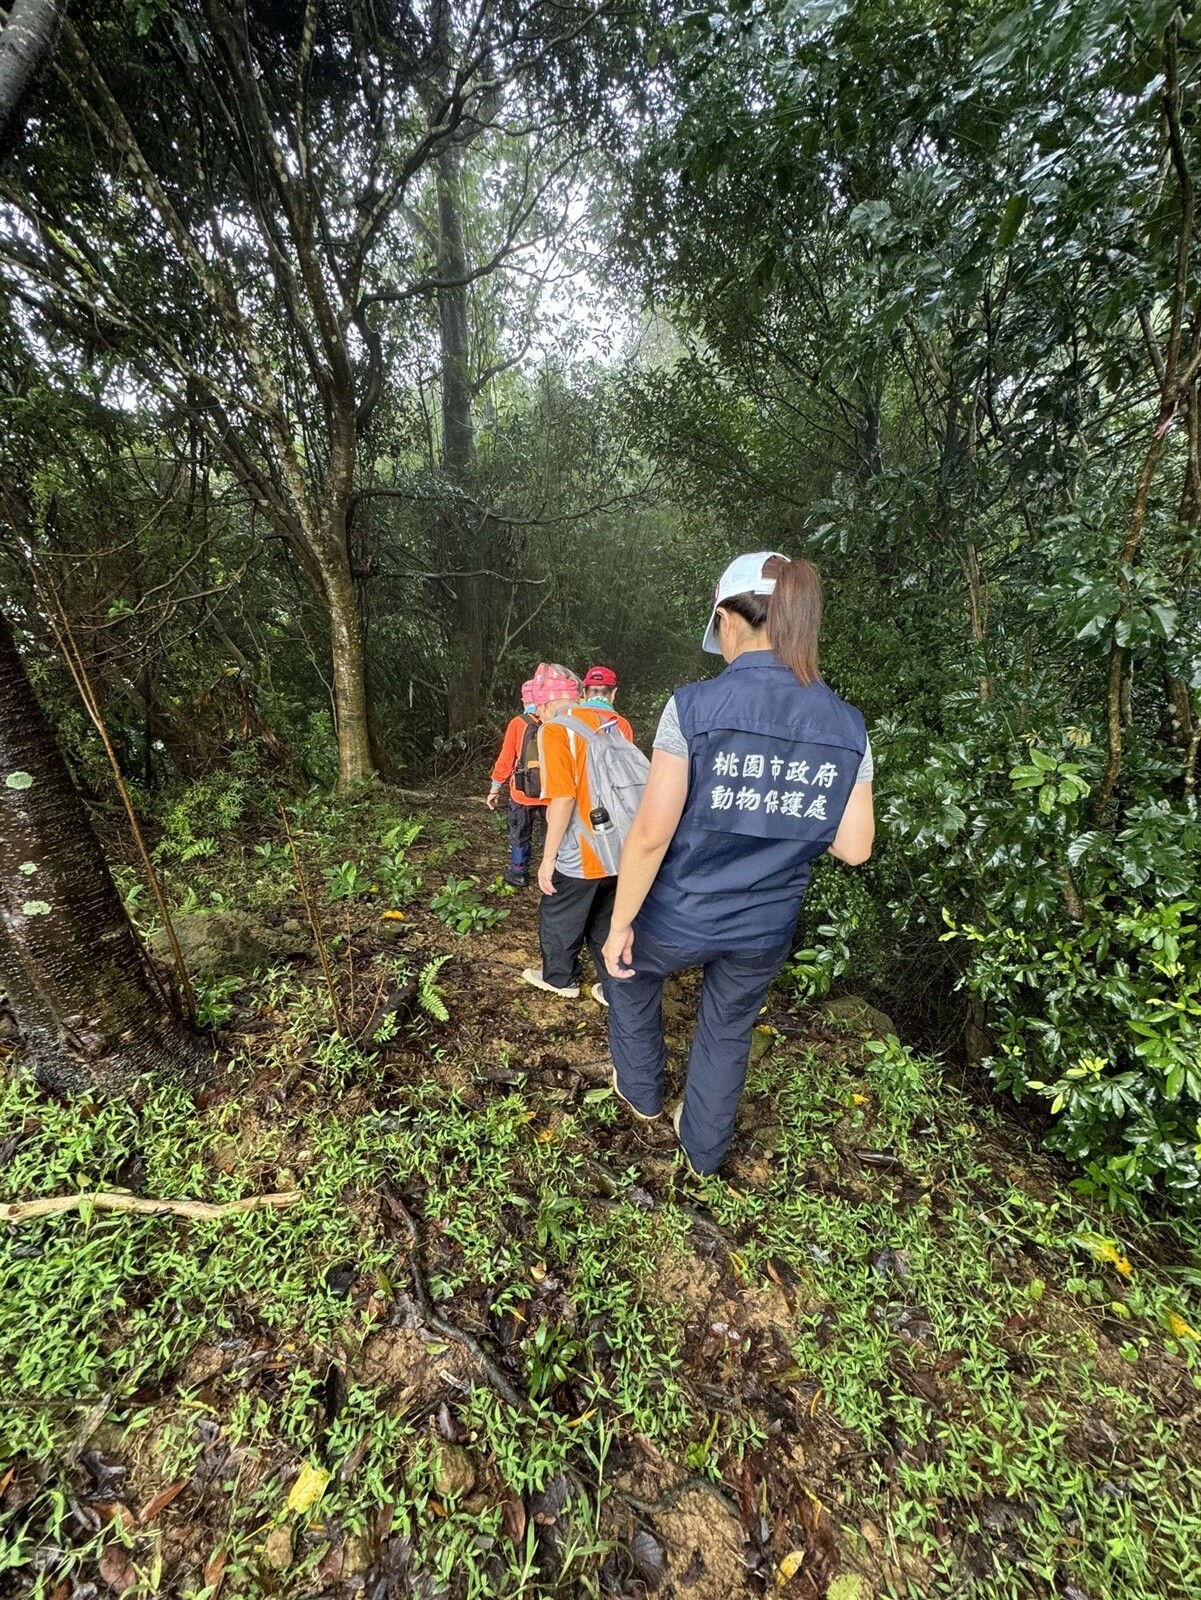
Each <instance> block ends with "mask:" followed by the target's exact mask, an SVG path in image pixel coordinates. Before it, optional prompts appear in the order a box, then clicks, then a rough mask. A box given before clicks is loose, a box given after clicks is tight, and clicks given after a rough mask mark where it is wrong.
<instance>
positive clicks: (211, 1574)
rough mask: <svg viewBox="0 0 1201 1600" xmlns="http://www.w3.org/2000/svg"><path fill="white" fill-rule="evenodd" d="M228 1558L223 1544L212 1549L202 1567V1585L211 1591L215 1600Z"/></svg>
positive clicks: (227, 1552)
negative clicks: (203, 1567)
mask: <svg viewBox="0 0 1201 1600" xmlns="http://www.w3.org/2000/svg"><path fill="white" fill-rule="evenodd" d="M228 1560H229V1551H228V1550H226V1549H225V1547H224V1545H222V1546H220V1547H219V1548H218V1549H216V1550H214V1551H213V1553H212V1555H211V1556H210V1557H209V1558H208V1562H207V1564H206V1565H205V1569H204V1586H205V1588H206V1589H211V1590H212V1591H213V1600H216V1595H217V1591H218V1590H219V1589H220V1588H221V1584H222V1580H223V1579H224V1577H225V1563H226V1562H227V1561H228Z"/></svg>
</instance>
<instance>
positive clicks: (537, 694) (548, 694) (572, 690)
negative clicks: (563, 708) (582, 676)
mask: <svg viewBox="0 0 1201 1600" xmlns="http://www.w3.org/2000/svg"><path fill="white" fill-rule="evenodd" d="M529 687H530V689H531V690H532V693H531V695H530V702H531V704H533V705H536V706H544V705H547V704H548V703H549V702H550V701H551V700H578V699H579V698H580V680H579V679H578V678H577V677H576V675H575V673H574V672H572V671H571V669H570V668H569V667H561V666H559V664H558V663H557V662H554V661H540V662H539V663H538V670H537V671H536V672H535V673H534V677H533V680H532V682H531V683H530V685H529Z"/></svg>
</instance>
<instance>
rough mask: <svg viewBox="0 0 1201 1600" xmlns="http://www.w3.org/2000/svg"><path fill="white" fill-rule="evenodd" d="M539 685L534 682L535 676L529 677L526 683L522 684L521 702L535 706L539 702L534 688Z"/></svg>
mask: <svg viewBox="0 0 1201 1600" xmlns="http://www.w3.org/2000/svg"><path fill="white" fill-rule="evenodd" d="M537 687H538V685H537V684H536V683H535V682H534V680H533V678H527V679H526V681H525V683H523V684H522V686H521V703H522V705H523V706H533V705H537V704H538V702H537V700H535V698H534V690H535V689H536V688H537Z"/></svg>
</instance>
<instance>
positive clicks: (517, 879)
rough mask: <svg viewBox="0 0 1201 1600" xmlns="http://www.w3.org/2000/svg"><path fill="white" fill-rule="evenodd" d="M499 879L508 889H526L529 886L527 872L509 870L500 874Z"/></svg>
mask: <svg viewBox="0 0 1201 1600" xmlns="http://www.w3.org/2000/svg"><path fill="white" fill-rule="evenodd" d="M501 877H502V878H503V879H504V881H505V882H506V883H507V884H508V885H509V888H510V889H528V888H529V886H530V875H529V873H528V872H513V871H511V870H510V871H506V872H502V873H501Z"/></svg>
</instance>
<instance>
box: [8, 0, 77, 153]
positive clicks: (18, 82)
mask: <svg viewBox="0 0 1201 1600" xmlns="http://www.w3.org/2000/svg"><path fill="white" fill-rule="evenodd" d="M65 3H66V0H13V3H12V5H11V7H10V8H9V12H8V21H7V23H6V24H5V26H4V29H3V31H2V32H0V155H5V154H7V152H8V150H9V148H10V146H11V145H12V143H13V141H14V140H15V138H16V132H17V123H18V116H19V113H20V110H21V106H22V103H23V102H24V100H25V98H26V96H27V95H28V93H29V91H30V89H31V88H32V86H33V81H34V79H35V78H36V77H37V75H38V73H39V72H40V70H41V68H42V66H43V65H44V63H45V62H47V61H48V60H49V59H50V57H51V55H53V53H54V47H55V45H56V44H57V42H58V28H59V23H60V22H61V21H62V14H63V10H64V7H65Z"/></svg>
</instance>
